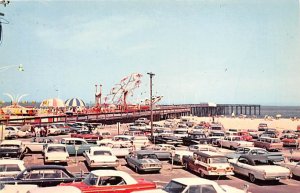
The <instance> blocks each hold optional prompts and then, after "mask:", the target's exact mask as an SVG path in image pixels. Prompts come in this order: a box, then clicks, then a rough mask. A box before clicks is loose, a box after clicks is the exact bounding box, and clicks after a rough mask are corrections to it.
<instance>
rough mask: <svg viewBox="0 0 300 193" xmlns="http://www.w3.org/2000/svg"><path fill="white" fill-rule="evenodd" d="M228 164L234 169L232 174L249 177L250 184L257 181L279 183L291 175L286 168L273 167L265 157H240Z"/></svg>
mask: <svg viewBox="0 0 300 193" xmlns="http://www.w3.org/2000/svg"><path fill="white" fill-rule="evenodd" d="M229 162H230V163H231V165H232V166H233V168H234V173H238V174H241V175H244V176H247V177H249V179H250V181H251V182H252V183H254V182H256V181H257V180H273V181H279V180H280V179H287V178H289V177H290V175H291V172H290V170H289V169H288V168H285V167H282V166H279V165H274V163H273V162H272V161H271V160H269V159H268V157H267V156H265V155H256V156H254V155H241V156H240V157H239V158H238V159H237V160H235V159H233V160H230V161H229Z"/></svg>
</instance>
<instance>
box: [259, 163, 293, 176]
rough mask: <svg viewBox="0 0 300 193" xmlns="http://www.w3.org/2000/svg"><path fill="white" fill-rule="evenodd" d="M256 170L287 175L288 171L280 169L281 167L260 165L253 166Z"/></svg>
mask: <svg viewBox="0 0 300 193" xmlns="http://www.w3.org/2000/svg"><path fill="white" fill-rule="evenodd" d="M254 167H255V168H256V169H258V170H261V171H265V172H266V173H287V174H288V175H289V173H290V170H289V169H287V168H285V167H282V166H275V165H261V166H254Z"/></svg>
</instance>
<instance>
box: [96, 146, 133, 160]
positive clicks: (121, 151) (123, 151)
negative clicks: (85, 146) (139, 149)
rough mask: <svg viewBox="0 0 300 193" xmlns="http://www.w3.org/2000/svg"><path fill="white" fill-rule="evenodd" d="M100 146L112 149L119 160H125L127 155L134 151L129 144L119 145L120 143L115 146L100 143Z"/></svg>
mask: <svg viewBox="0 0 300 193" xmlns="http://www.w3.org/2000/svg"><path fill="white" fill-rule="evenodd" d="M99 146H106V147H110V148H111V152H112V154H113V155H115V156H116V157H118V158H121V157H123V158H124V157H125V156H126V155H129V153H130V151H131V150H132V148H131V147H130V145H127V144H124V145H123V144H119V143H114V144H111V143H109V144H106V143H104V144H101V143H99Z"/></svg>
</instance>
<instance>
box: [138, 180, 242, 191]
mask: <svg viewBox="0 0 300 193" xmlns="http://www.w3.org/2000/svg"><path fill="white" fill-rule="evenodd" d="M133 193H246V191H244V190H241V189H237V188H234V187H231V186H227V185H219V184H217V182H215V181H212V180H207V179H203V178H197V177H195V178H175V179H172V180H171V181H170V182H169V183H168V184H167V185H166V186H165V187H164V188H163V189H156V190H143V191H135V192H133Z"/></svg>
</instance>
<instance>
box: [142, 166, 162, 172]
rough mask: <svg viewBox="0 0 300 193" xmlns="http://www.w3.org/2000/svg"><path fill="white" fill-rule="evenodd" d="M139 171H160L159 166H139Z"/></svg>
mask: <svg viewBox="0 0 300 193" xmlns="http://www.w3.org/2000/svg"><path fill="white" fill-rule="evenodd" d="M139 170H140V171H143V172H155V171H160V170H161V168H160V167H157V168H139Z"/></svg>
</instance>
